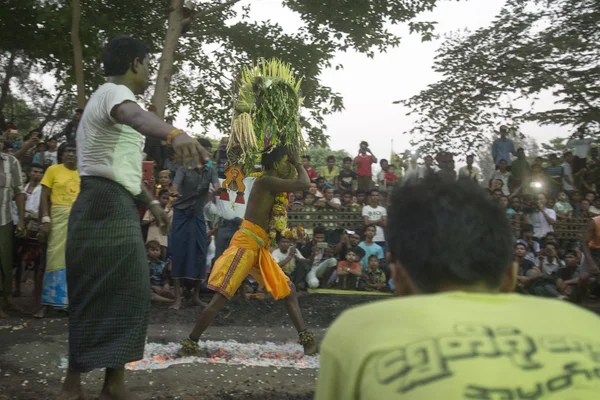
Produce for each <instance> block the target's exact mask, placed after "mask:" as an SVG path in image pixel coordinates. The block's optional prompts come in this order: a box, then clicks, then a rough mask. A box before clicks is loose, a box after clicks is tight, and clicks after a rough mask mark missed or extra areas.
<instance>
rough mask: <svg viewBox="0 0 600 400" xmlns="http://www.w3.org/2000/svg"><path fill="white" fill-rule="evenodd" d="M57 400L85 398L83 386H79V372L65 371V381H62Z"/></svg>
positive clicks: (79, 399) (82, 399)
mask: <svg viewBox="0 0 600 400" xmlns="http://www.w3.org/2000/svg"><path fill="white" fill-rule="evenodd" d="M58 399H59V400H85V395H84V393H83V388H82V387H81V374H78V373H76V372H71V371H69V372H67V376H66V377H65V382H64V383H63V387H62V390H61V392H60V395H58Z"/></svg>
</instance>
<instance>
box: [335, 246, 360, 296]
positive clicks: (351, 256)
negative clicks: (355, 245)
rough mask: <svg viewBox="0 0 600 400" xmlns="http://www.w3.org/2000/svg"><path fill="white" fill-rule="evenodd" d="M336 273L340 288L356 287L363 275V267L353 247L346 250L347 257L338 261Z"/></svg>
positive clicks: (350, 288) (351, 288) (352, 288)
mask: <svg viewBox="0 0 600 400" xmlns="http://www.w3.org/2000/svg"><path fill="white" fill-rule="evenodd" d="M336 273H337V287H338V288H339V289H349V290H354V289H356V286H357V284H358V278H359V277H360V276H361V275H362V268H361V266H360V264H359V263H358V255H357V254H356V252H355V251H354V250H353V249H349V250H348V251H347V252H346V259H345V260H343V261H340V262H339V263H338V265H337V270H336Z"/></svg>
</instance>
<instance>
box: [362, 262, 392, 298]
mask: <svg viewBox="0 0 600 400" xmlns="http://www.w3.org/2000/svg"><path fill="white" fill-rule="evenodd" d="M368 261H369V269H368V270H367V271H366V272H364V273H363V277H362V282H361V289H364V290H366V291H368V292H376V291H380V292H383V291H385V290H386V289H387V285H386V283H385V282H386V280H387V279H386V277H385V274H384V273H383V271H382V270H381V268H380V267H379V265H380V261H379V259H378V258H377V256H376V255H372V256H370V257H369V260H368Z"/></svg>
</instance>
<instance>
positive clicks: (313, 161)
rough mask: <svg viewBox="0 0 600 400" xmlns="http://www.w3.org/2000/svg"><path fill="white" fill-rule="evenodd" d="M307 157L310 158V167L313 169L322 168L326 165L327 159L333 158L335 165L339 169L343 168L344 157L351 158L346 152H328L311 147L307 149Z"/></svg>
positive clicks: (321, 148) (326, 149)
mask: <svg viewBox="0 0 600 400" xmlns="http://www.w3.org/2000/svg"><path fill="white" fill-rule="evenodd" d="M308 155H309V156H310V165H311V167H313V168H314V169H318V168H320V167H324V166H325V165H327V157H329V156H334V157H335V165H337V166H338V167H340V169H341V168H342V166H343V164H344V163H343V161H342V160H343V159H344V157H352V156H351V155H350V154H349V153H348V152H347V151H346V150H330V149H328V148H323V147H311V148H310V149H308Z"/></svg>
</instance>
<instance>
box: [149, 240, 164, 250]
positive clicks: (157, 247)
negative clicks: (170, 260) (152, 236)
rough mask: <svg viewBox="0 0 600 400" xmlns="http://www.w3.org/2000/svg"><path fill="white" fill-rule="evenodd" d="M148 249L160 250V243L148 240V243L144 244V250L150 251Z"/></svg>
mask: <svg viewBox="0 0 600 400" xmlns="http://www.w3.org/2000/svg"><path fill="white" fill-rule="evenodd" d="M150 248H154V249H159V250H160V248H161V247H160V243H159V242H158V240H150V241H148V243H146V249H150Z"/></svg>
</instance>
